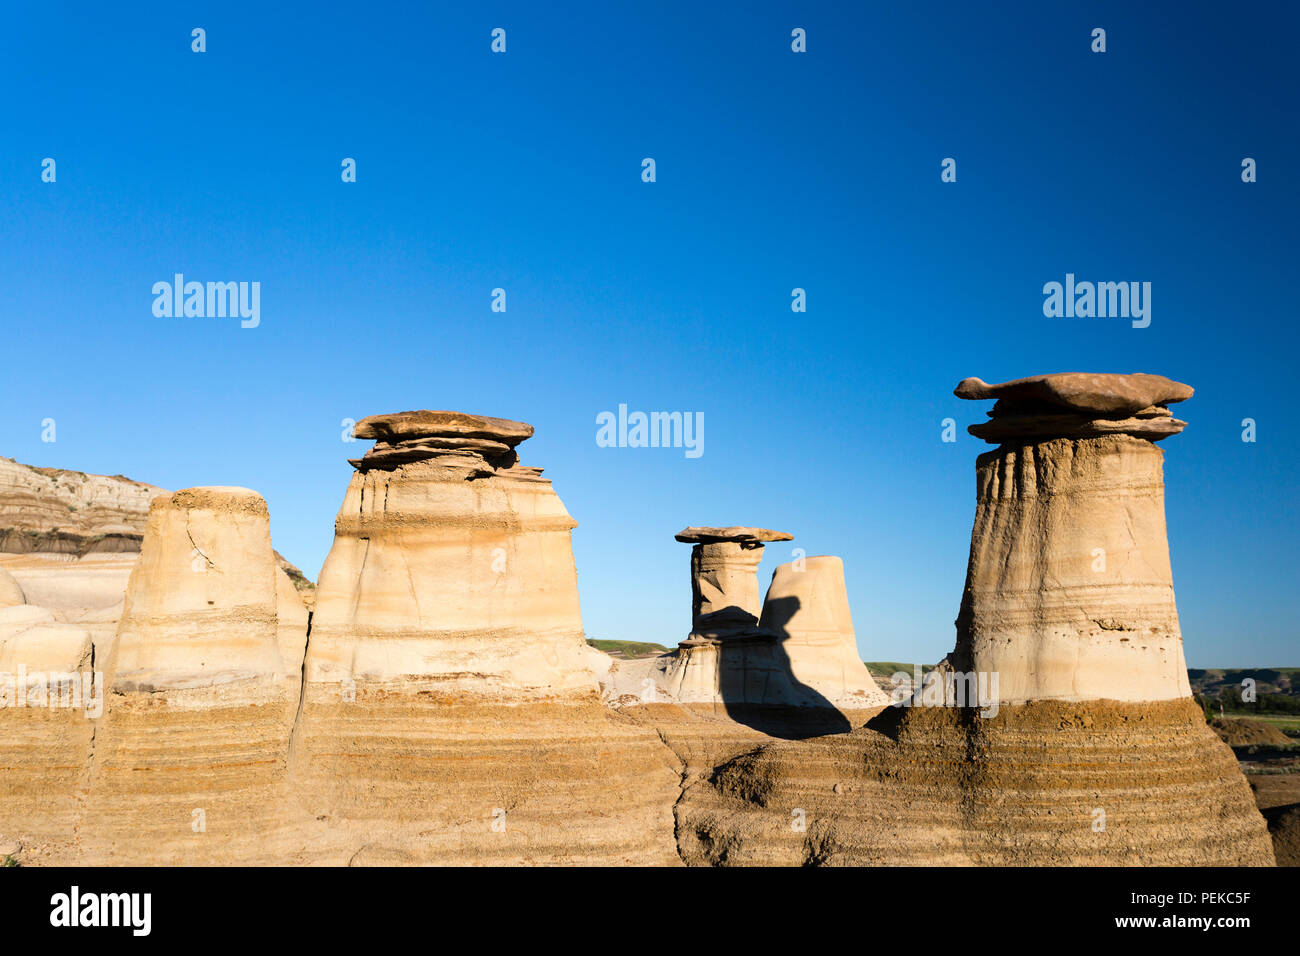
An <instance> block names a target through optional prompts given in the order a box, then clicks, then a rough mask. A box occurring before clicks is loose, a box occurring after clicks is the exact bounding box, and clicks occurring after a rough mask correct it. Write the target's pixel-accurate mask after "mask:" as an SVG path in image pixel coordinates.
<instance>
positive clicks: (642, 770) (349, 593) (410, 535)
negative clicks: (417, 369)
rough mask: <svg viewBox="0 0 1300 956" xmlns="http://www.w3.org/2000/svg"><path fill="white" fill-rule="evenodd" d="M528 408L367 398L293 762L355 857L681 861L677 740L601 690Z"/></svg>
mask: <svg viewBox="0 0 1300 956" xmlns="http://www.w3.org/2000/svg"><path fill="white" fill-rule="evenodd" d="M531 434H532V427H531V426H529V425H525V424H523V423H522V422H512V421H507V420H504V419H495V418H487V417H484V416H476V415H466V414H462V413H458V412H439V411H421V412H404V413H399V414H396V415H379V416H374V417H371V418H367V419H364V420H362V421H361V422H359V423H358V424H357V427H356V436H357V437H358V438H369V439H374V440H375V446H374V448H372V449H371V450H370V451H369V452H368V453H367V454H366V455H365V456H364V457H362V458H359V459H356V460H354V461H353V462H352V464H353V465H354V467H355V468H356V469H357V471H356V474H354V475H353V477H352V481H351V483H350V485H349V486H348V491H347V494H346V496H345V498H344V502H343V506H342V508H341V509H340V510H339V515H338V518H337V520H336V522H335V539H334V546H333V548H332V549H331V551H330V554H329V557H328V558H327V559H326V562H325V566H324V568H323V569H322V571H321V577H320V583H319V586H318V590H317V595H316V607H315V612H314V616H313V618H312V626H311V635H310V639H309V643H308V648H307V657H306V667H305V677H306V682H305V685H304V694H303V702H302V708H301V713H300V716H299V720H298V723H297V726H296V728H295V733H294V739H293V745H292V751H291V761H290V771H291V779H292V780H293V783H294V786H295V788H296V789H297V791H298V792H299V793H300V794H301V795H302V799H303V801H304V804H305V805H306V806H307V807H308V808H309V809H310V813H311V815H312V816H313V817H314V818H318V819H323V820H329V821H331V826H332V827H333V828H334V829H335V831H336V832H338V833H346V834H348V835H349V839H352V840H353V841H354V843H355V845H356V847H358V855H357V856H356V858H355V859H354V862H357V863H395V862H405V863H437V862H442V863H470V862H498V863H526V862H551V863H581V862H602V863H612V862H628V863H673V862H677V855H676V849H675V844H674V842H673V823H672V807H673V804H674V802H675V801H676V799H677V796H678V795H679V794H680V786H679V784H680V772H679V770H678V767H677V761H676V758H675V757H674V756H673V754H672V752H671V751H670V750H668V748H667V747H665V746H664V745H663V743H662V741H661V740H660V738H659V736H658V735H657V734H656V733H654V732H653V731H652V730H648V729H645V728H640V727H637V726H635V725H634V724H632V723H631V722H630V721H627V720H625V719H622V718H620V717H619V716H618V715H617V714H613V713H611V712H610V711H609V710H608V709H607V708H605V707H604V706H603V705H602V703H601V700H600V692H599V685H598V683H597V680H596V675H595V673H594V672H593V670H592V669H591V666H590V663H589V662H590V661H591V659H592V657H593V655H595V656H600V655H599V654H598V652H594V651H592V650H591V649H590V648H589V647H588V646H587V645H586V643H585V640H584V636H583V630H582V618H581V613H580V610H579V604H578V589H577V575H576V571H575V567H574V561H573V553H572V549H571V545H570V532H571V531H572V529H573V528H574V526H575V522H574V520H573V519H572V518H571V517H570V516H569V514H568V512H567V511H566V510H565V508H564V505H563V504H562V503H561V502H560V499H559V498H558V497H557V496H556V494H555V492H554V491H553V490H552V488H551V484H550V481H549V480H547V479H545V478H542V477H541V469H539V468H529V467H525V466H522V465H520V464H519V463H518V457H517V455H516V454H515V451H514V448H515V446H516V445H517V444H519V442H521V441H523V440H524V439H525V438H527V437H528V436H529V435H531Z"/></svg>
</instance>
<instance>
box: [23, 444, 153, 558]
mask: <svg viewBox="0 0 1300 956" xmlns="http://www.w3.org/2000/svg"><path fill="white" fill-rule="evenodd" d="M163 493H164V492H163V489H161V488H156V487H154V486H153V485H147V484H145V483H143V482H140V481H132V480H131V479H130V478H126V477H123V476H122V475H111V476H110V475H88V474H85V473H84V472H80V471H66V470H64V469H61V468H35V467H32V466H30V465H23V464H19V463H18V462H16V461H14V460H13V459H11V458H0V552H9V553H16V554H26V553H30V552H47V553H58V554H66V555H84V554H92V553H104V552H109V553H111V552H136V551H139V550H140V540H141V538H142V537H143V535H144V525H145V519H146V518H147V516H148V513H149V502H150V501H152V500H153V499H154V498H155V497H156V496H158V495H160V494H163Z"/></svg>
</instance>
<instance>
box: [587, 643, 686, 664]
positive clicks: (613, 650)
mask: <svg viewBox="0 0 1300 956" xmlns="http://www.w3.org/2000/svg"><path fill="white" fill-rule="evenodd" d="M587 643H588V644H590V645H591V646H592V647H594V648H595V649H596V650H598V651H604V652H605V653H606V654H608V655H609V656H610V657H614V658H617V659H618V660H623V661H632V660H637V659H638V658H642V657H658V656H659V655H660V654H667V653H668V648H666V647H664V646H663V645H662V644H647V643H643V642H641V641H605V640H601V639H600V638H596V637H589V638H587Z"/></svg>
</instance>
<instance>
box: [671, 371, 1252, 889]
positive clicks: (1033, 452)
mask: <svg viewBox="0 0 1300 956" xmlns="http://www.w3.org/2000/svg"><path fill="white" fill-rule="evenodd" d="M957 394H958V395H959V396H961V397H964V398H996V399H997V400H998V402H997V405H995V406H994V409H993V411H992V413H991V416H990V421H989V422H985V423H982V424H979V425H974V426H972V427H971V429H970V431H971V432H972V434H975V435H977V436H979V437H983V438H985V439H986V440H988V441H990V442H992V443H993V444H996V445H998V448H997V449H996V450H995V451H992V452H989V453H987V454H985V455H982V456H980V458H979V460H978V462H977V465H976V474H977V489H978V497H977V503H976V518H975V526H974V530H973V532H972V535H971V552H970V565H969V568H968V572H967V581H966V588H965V592H964V594H963V598H962V606H961V612H960V614H959V616H958V620H957V641H956V647H955V648H954V650H953V652H952V653H951V654H950V655H949V656H948V658H947V659H946V660H945V661H943V662H942V664H941V666H940V667H939V668H937V669H936V674H937V675H938V677H939V679H938V680H927V682H926V683H925V685H923V687H922V688H921V689H919V690H918V691H917V693H916V694H914V695H913V696H912V697H911V698H909V699H908V700H906V701H903V702H900V704H899V705H898V706H895V707H890V708H887V709H886V710H884V711H883V712H881V713H880V714H878V715H877V716H876V717H874V718H873V719H872V720H871V721H870V722H869V723H867V724H866V725H865V726H864V727H861V728H858V729H855V730H853V731H852V732H850V733H847V734H838V735H831V736H823V737H818V738H813V739H808V740H797V741H783V742H780V743H773V744H767V745H765V746H762V747H758V748H755V749H754V750H752V751H751V752H749V753H747V754H743V755H741V756H738V757H736V758H734V759H733V760H731V761H730V762H728V763H727V764H725V765H723V766H720V767H718V768H717V769H716V770H715V771H714V772H713V774H712V775H711V776H709V777H708V778H707V779H705V780H703V781H702V782H701V783H700V784H698V785H697V786H695V787H693V788H690V789H689V790H688V791H687V792H686V793H685V795H684V797H683V800H682V802H681V803H680V804H679V805H678V808H677V821H678V846H679V848H680V850H681V853H682V856H683V858H684V859H685V860H686V861H687V862H689V863H712V864H729V865H745V864H772V863H784V864H810V863H815V864H821V865H833V864H841V865H867V864H965V865H971V864H975V865H1029V866H1043V865H1123V866H1132V865H1148V866H1151V865H1202V866H1203V865H1214V864H1218V865H1270V864H1272V863H1273V862H1274V855H1273V849H1272V846H1271V843H1270V840H1269V835H1268V831H1267V828H1266V827H1265V824H1264V820H1263V818H1262V817H1261V816H1260V813H1259V811H1258V810H1257V809H1256V806H1255V801H1254V799H1253V797H1252V795H1251V792H1250V788H1249V786H1248V785H1247V783H1246V780H1245V777H1244V776H1243V775H1242V773H1241V770H1240V769H1239V767H1238V765H1237V761H1236V759H1235V758H1234V756H1233V754H1232V751H1231V750H1229V749H1228V748H1227V747H1226V746H1225V745H1224V744H1223V743H1222V742H1221V741H1220V740H1219V739H1218V738H1217V737H1216V736H1215V734H1214V733H1213V731H1211V730H1210V729H1209V727H1207V726H1206V723H1205V719H1204V715H1203V714H1202V713H1201V710H1200V708H1199V707H1198V706H1197V705H1196V704H1195V702H1194V701H1192V699H1191V697H1190V693H1189V689H1188V684H1187V677H1186V671H1185V669H1184V666H1183V654H1182V641H1181V637H1180V635H1179V630H1178V616H1177V610H1176V608H1175V606H1174V595H1173V585H1172V576H1171V573H1170V563H1169V554H1168V545H1167V542H1166V536H1165V517H1164V494H1163V489H1164V485H1163V476H1162V473H1161V464H1162V455H1161V452H1160V451H1159V450H1158V449H1157V448H1156V447H1155V445H1154V444H1153V442H1154V441H1156V440H1158V439H1159V438H1163V437H1167V436H1169V435H1172V434H1176V433H1177V432H1178V431H1180V430H1181V429H1182V427H1183V424H1184V423H1182V422H1179V421H1177V420H1176V419H1173V418H1172V416H1170V415H1169V412H1168V409H1167V408H1165V405H1166V404H1167V403H1169V402H1174V401H1181V400H1183V399H1185V398H1187V397H1189V396H1190V395H1191V389H1190V388H1189V387H1187V386H1185V385H1181V384H1179V383H1176V382H1171V381H1170V380H1168V379H1165V378H1162V377H1160V376H1147V375H1142V376H1112V375H1092V374H1081V373H1072V374H1069V375H1064V376H1036V377H1034V378H1032V379H1022V380H1018V381H1016V382H1011V383H1005V384H1004V385H993V386H990V385H986V384H984V383H983V382H980V381H979V380H978V379H968V380H966V381H964V382H962V383H961V384H960V385H959V386H958V388H957ZM972 677H974V678H975V684H974V686H975V687H977V688H978V692H979V696H978V698H976V699H974V700H972V698H971V696H970V690H971V688H972V684H971V683H970V678H972ZM950 679H951V683H949V680H950ZM990 679H995V681H996V682H993V683H991V682H990ZM954 688H964V689H965V691H966V692H965V693H964V694H956V693H953V692H952V691H953V689H954ZM936 689H937V690H938V693H931V691H934V690H936ZM774 807H793V808H797V814H798V824H799V825H798V826H791V821H790V819H789V818H784V819H783V818H782V816H781V815H780V814H777V813H773V812H772V808H774Z"/></svg>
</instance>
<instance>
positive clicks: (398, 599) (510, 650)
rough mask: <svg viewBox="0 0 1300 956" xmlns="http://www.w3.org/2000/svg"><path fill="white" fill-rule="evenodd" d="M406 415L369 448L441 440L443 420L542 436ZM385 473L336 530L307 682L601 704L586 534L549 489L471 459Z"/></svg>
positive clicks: (512, 427) (353, 490) (512, 469)
mask: <svg viewBox="0 0 1300 956" xmlns="http://www.w3.org/2000/svg"><path fill="white" fill-rule="evenodd" d="M402 415H403V416H404V417H401V418H399V419H398V421H397V422H396V423H395V424H391V425H388V426H384V427H381V425H380V424H379V423H382V422H384V421H386V420H387V418H388V416H373V417H372V418H371V419H364V420H363V422H366V423H372V424H371V425H369V426H368V427H367V428H366V429H360V425H359V426H358V428H359V429H360V431H359V432H358V434H361V433H363V432H364V433H367V434H369V433H371V432H372V431H374V432H377V433H378V432H384V431H385V428H387V429H388V430H389V431H391V430H398V429H399V428H400V430H399V431H398V433H399V434H403V435H405V434H411V433H412V429H414V428H416V425H413V424H412V422H424V423H425V424H423V425H421V426H420V427H427V428H441V427H443V426H442V425H441V424H439V423H440V421H441V418H442V417H443V416H451V418H452V422H451V424H450V425H449V426H447V427H449V428H452V429H462V428H479V429H484V430H485V429H488V428H489V427H490V428H491V429H492V430H493V433H494V434H506V435H509V436H511V437H512V438H516V439H517V440H522V437H520V436H521V433H524V432H527V433H529V434H531V428H530V426H527V425H523V424H522V423H506V424H504V425H503V424H499V423H500V422H502V421H503V420H500V419H486V418H481V417H479V416H461V415H455V414H453V413H443V412H438V413H434V412H430V413H412V412H408V413H402ZM421 416H425V417H421ZM430 419H431V421H432V423H430ZM467 422H468V423H469V424H466V423H467ZM484 422H487V423H494V422H495V423H498V424H490V426H489V425H483V424H482V423H484ZM415 437H417V438H420V437H429V436H421V435H418V434H416V435H415ZM432 437H437V436H432ZM523 437H526V436H523ZM382 462H383V460H382V459H381V460H380V461H373V460H372V462H371V464H370V466H369V467H367V468H366V470H364V471H359V472H358V473H357V474H355V475H353V477H352V482H351V484H350V485H349V487H348V492H347V496H346V497H345V499H344V502H343V506H342V508H341V509H340V510H339V515H338V518H337V520H336V521H335V539H334V546H333V547H332V548H331V549H330V553H329V556H328V557H327V558H326V560H325V564H324V567H323V568H322V569H321V575H320V581H319V584H318V587H317V591H316V606H315V610H314V615H313V619H312V638H311V645H310V647H309V648H308V651H307V681H308V682H309V683H334V684H338V683H340V682H343V681H348V680H351V681H377V682H387V681H406V682H412V681H416V682H426V683H428V684H430V685H435V686H437V687H438V688H439V689H440V690H443V691H448V690H452V689H456V690H462V691H464V692H466V693H473V694H477V695H486V696H488V697H493V696H497V697H501V696H504V697H507V698H510V697H515V696H524V697H547V696H553V695H565V694H572V693H581V694H588V693H594V692H595V690H596V683H595V680H594V678H593V676H592V674H591V671H590V668H589V664H588V662H587V647H586V642H585V640H584V638H583V632H582V618H581V613H580V611H579V605H578V590H577V572H576V569H575V567H574V563H573V552H572V549H571V547H570V543H569V533H570V531H571V530H572V529H573V528H574V527H575V525H576V522H574V520H573V519H572V518H571V517H570V516H569V514H568V512H567V511H565V508H564V505H563V504H562V503H561V501H560V499H559V498H558V497H557V496H556V494H555V492H554V491H553V490H552V488H551V483H550V481H549V480H547V479H544V478H541V477H540V476H539V475H538V474H537V473H536V470H535V469H526V468H519V467H517V466H515V465H513V463H512V464H510V465H509V466H506V467H496V466H495V465H493V464H492V463H491V462H490V461H488V460H487V459H485V458H484V457H482V456H481V455H479V454H478V453H477V452H474V451H473V450H469V449H462V450H460V451H458V452H457V453H456V454H455V455H451V456H449V457H448V458H447V459H443V458H438V459H426V460H420V461H414V462H404V463H400V464H393V463H392V462H391V461H390V462H388V463H387V464H388V466H387V467H381V463H382ZM467 479H468V480H467Z"/></svg>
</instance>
